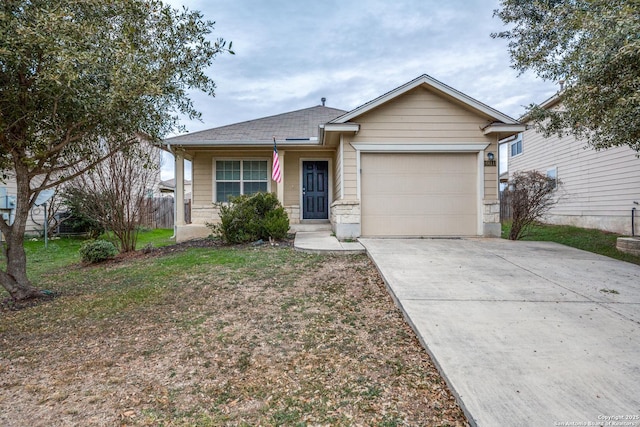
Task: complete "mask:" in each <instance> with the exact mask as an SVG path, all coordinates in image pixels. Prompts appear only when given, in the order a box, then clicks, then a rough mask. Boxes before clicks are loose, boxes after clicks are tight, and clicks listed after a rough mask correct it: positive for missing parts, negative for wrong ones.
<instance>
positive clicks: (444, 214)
mask: <svg viewBox="0 0 640 427" xmlns="http://www.w3.org/2000/svg"><path fill="white" fill-rule="evenodd" d="M477 159H478V155H477V154H476V153H362V155H361V159H360V168H361V208H362V212H361V215H362V216H361V221H362V222H361V225H362V235H363V236H368V237H420V236H425V237H427V236H476V235H478V182H477V180H478V170H477V169H478V160H477Z"/></svg>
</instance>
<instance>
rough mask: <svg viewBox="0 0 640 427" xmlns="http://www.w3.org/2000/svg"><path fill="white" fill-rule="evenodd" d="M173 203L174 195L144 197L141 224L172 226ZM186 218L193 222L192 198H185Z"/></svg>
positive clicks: (161, 226)
mask: <svg viewBox="0 0 640 427" xmlns="http://www.w3.org/2000/svg"><path fill="white" fill-rule="evenodd" d="M173 203H174V199H173V197H154V198H152V199H144V200H143V201H142V204H141V206H140V225H141V226H142V227H147V228H172V227H173V212H174V210H173ZM184 220H185V222H186V223H187V224H191V200H185V203H184Z"/></svg>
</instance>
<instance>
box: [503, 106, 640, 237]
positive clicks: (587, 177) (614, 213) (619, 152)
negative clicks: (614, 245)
mask: <svg viewBox="0 0 640 427" xmlns="http://www.w3.org/2000/svg"><path fill="white" fill-rule="evenodd" d="M541 107H543V108H561V100H560V98H559V96H558V95H555V96H553V97H551V98H550V99H548V100H547V101H545V102H544V103H542V104H541ZM521 121H523V122H525V123H526V122H527V117H526V116H524V117H523V118H522V119H521ZM529 124H530V123H529ZM530 125H531V124H530ZM527 170H538V171H540V172H542V173H546V174H547V175H548V176H550V177H553V178H555V179H557V180H558V186H557V188H556V190H555V191H556V195H557V199H558V203H557V204H556V205H555V206H554V207H553V208H552V209H551V210H550V211H549V214H548V215H547V216H546V217H545V221H546V222H548V223H551V224H565V225H574V226H577V227H583V228H597V229H601V230H605V231H611V232H615V233H620V234H631V215H632V209H633V208H640V206H638V203H640V159H639V158H638V153H637V152H635V151H633V150H631V149H630V148H628V147H622V146H621V147H612V148H609V149H606V150H600V151H596V150H595V149H593V148H590V147H588V146H587V143H586V142H585V141H580V140H576V139H575V137H573V136H572V135H567V136H564V137H563V138H560V137H558V136H557V135H552V136H550V137H549V138H545V137H544V136H543V135H542V134H541V133H540V132H538V131H536V129H535V127H534V126H528V128H527V130H526V131H525V132H524V133H523V135H522V137H521V138H519V139H517V140H515V141H511V142H509V173H510V174H513V173H514V172H517V171H527ZM635 222H636V234H637V233H638V232H639V231H640V226H638V225H637V222H638V221H635Z"/></svg>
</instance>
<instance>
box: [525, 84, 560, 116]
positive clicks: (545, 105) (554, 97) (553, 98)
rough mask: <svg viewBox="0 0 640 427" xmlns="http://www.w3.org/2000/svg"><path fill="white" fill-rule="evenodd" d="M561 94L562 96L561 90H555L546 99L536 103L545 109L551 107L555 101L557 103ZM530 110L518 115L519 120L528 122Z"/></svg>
mask: <svg viewBox="0 0 640 427" xmlns="http://www.w3.org/2000/svg"><path fill="white" fill-rule="evenodd" d="M561 96H562V92H556V93H554V94H553V95H551V97H549V98H547V99H546V100H544V101H542V103H541V104H540V105H538V106H539V107H540V108H544V109H545V110H546V109H548V108H551V107H553V106H554V105H556V104H557V103H559V102H560V101H561ZM530 116H531V112H530V111H527V112H526V113H524V114H523V115H522V117H520V119H519V120H520V121H521V122H523V123H525V122H528V121H529V120H530V119H531V117H530Z"/></svg>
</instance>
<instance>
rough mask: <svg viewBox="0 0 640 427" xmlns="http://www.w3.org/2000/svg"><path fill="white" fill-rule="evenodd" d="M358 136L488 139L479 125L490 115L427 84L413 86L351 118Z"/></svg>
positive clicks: (461, 140)
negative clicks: (438, 91) (440, 92)
mask: <svg viewBox="0 0 640 427" xmlns="http://www.w3.org/2000/svg"><path fill="white" fill-rule="evenodd" d="M353 120H354V121H357V122H358V123H359V124H360V131H359V133H358V135H357V138H356V139H357V140H367V141H376V140H405V141H407V142H411V140H416V141H420V142H443V141H447V140H450V141H452V142H454V141H455V142H470V141H487V137H486V136H485V135H484V134H483V132H482V128H483V127H485V126H487V125H488V124H490V123H491V118H490V117H487V115H485V114H480V113H478V112H477V111H474V110H472V109H471V108H469V106H468V105H466V104H462V103H460V102H459V101H457V100H455V99H452V98H450V97H445V96H443V95H442V94H439V93H436V92H435V91H434V90H432V89H431V88H429V87H428V86H426V85H420V86H418V87H415V88H413V89H411V90H409V91H407V92H405V93H403V94H401V95H399V96H397V97H394V98H392V99H390V100H388V101H387V102H385V103H383V104H381V105H379V106H377V107H376V108H374V109H371V110H369V111H366V112H364V113H363V114H361V115H359V116H357V117H355V118H354V119H353Z"/></svg>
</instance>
